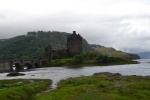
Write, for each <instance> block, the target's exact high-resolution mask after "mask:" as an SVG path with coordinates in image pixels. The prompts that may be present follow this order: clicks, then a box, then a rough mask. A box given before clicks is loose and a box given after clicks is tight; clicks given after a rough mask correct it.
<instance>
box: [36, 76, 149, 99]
mask: <svg viewBox="0 0 150 100" xmlns="http://www.w3.org/2000/svg"><path fill="white" fill-rule="evenodd" d="M37 100H150V77H142V76H121V75H120V74H111V73H98V74H94V75H93V76H87V77H84V76H83V77H78V78H69V79H67V80H62V81H61V82H60V83H59V85H58V88H57V89H56V90H53V91H51V92H50V93H48V94H46V95H43V96H40V97H38V98H37Z"/></svg>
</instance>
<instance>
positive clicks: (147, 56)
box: [136, 51, 150, 59]
mask: <svg viewBox="0 0 150 100" xmlns="http://www.w3.org/2000/svg"><path fill="white" fill-rule="evenodd" d="M136 54H137V55H139V56H140V58H141V59H150V51H148V52H140V53H136Z"/></svg>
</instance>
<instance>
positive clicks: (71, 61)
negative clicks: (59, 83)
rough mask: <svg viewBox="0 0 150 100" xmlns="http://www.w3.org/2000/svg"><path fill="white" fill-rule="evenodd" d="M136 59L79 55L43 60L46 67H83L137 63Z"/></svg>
mask: <svg viewBox="0 0 150 100" xmlns="http://www.w3.org/2000/svg"><path fill="white" fill-rule="evenodd" d="M137 63H138V62H137V61H132V60H127V59H122V58H115V57H108V58H103V59H102V58H100V59H83V58H80V57H77V58H66V59H65V58H64V59H55V60H52V61H51V62H48V61H44V63H43V64H44V65H43V66H46V67H57V66H59V67H60V66H68V67H84V66H108V65H122V64H137Z"/></svg>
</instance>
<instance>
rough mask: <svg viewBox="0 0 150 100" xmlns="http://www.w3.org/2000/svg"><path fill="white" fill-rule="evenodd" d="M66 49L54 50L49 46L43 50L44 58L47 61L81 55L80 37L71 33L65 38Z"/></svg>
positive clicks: (74, 32)
mask: <svg viewBox="0 0 150 100" xmlns="http://www.w3.org/2000/svg"><path fill="white" fill-rule="evenodd" d="M66 48H67V49H61V50H54V49H53V48H52V47H51V46H50V45H49V46H48V47H47V48H46V49H45V58H46V59H47V60H49V61H51V60H52V59H55V58H62V57H67V56H69V55H72V54H79V53H82V37H81V36H80V35H79V34H76V31H73V34H71V35H69V36H68V38H67V44H66Z"/></svg>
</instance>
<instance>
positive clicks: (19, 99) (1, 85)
mask: <svg viewBox="0 0 150 100" xmlns="http://www.w3.org/2000/svg"><path fill="white" fill-rule="evenodd" d="M50 85H51V81H50V80H42V79H28V80H27V79H14V80H0V100H32V99H34V98H33V97H34V96H35V95H36V94H37V93H39V92H42V91H44V90H46V89H47V88H49V86H50Z"/></svg>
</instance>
